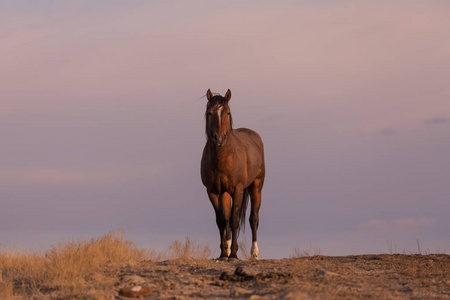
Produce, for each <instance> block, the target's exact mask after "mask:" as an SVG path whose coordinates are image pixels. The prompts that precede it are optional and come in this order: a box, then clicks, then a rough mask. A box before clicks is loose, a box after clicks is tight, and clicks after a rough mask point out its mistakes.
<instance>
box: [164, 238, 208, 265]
mask: <svg viewBox="0 0 450 300" xmlns="http://www.w3.org/2000/svg"><path fill="white" fill-rule="evenodd" d="M165 258H167V259H184V260H189V259H208V258H211V250H210V249H209V247H208V246H201V245H199V244H198V243H197V242H196V241H191V239H190V238H189V237H186V238H185V240H184V244H183V243H182V242H180V241H178V240H177V241H174V242H173V243H172V244H171V245H170V247H169V250H168V251H167V254H166V255H165Z"/></svg>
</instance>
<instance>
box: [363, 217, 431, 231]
mask: <svg viewBox="0 0 450 300" xmlns="http://www.w3.org/2000/svg"><path fill="white" fill-rule="evenodd" d="M436 222H437V220H436V219H434V218H426V217H410V218H401V219H395V220H391V221H389V220H386V219H372V220H369V221H367V222H363V223H361V224H360V225H359V227H361V228H365V229H370V230H373V231H378V232H389V231H406V230H412V229H420V228H426V227H430V226H432V225H434V224H435V223H436Z"/></svg>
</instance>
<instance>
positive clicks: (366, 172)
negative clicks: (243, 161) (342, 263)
mask: <svg viewBox="0 0 450 300" xmlns="http://www.w3.org/2000/svg"><path fill="white" fill-rule="evenodd" d="M449 15H450V4H449V3H448V2H446V1H376V2H374V1H245V2H241V1H227V2H223V1H221V2H219V1H189V2H185V1H2V2H0V71H1V72H0V204H1V205H0V251H2V250H5V249H10V248H28V249H46V248H48V247H50V245H54V244H56V243H58V241H60V240H61V239H66V240H70V239H76V238H80V237H84V238H92V237H96V236H99V235H102V234H104V233H107V232H108V231H111V230H116V229H119V228H121V229H123V230H124V231H125V232H126V233H127V235H128V236H129V237H130V238H131V240H132V241H133V242H134V243H136V244H137V245H138V246H140V247H147V248H150V249H156V250H162V249H166V248H167V247H168V246H169V245H170V243H171V242H172V241H174V240H181V241H182V240H184V238H185V237H186V236H189V237H190V238H191V239H193V240H196V241H197V242H198V243H200V244H208V245H209V246H210V248H211V249H212V250H213V252H214V254H215V255H219V250H218V248H219V247H218V245H219V234H218V229H217V227H216V224H215V215H214V211H213V208H212V205H211V204H210V203H209V200H208V198H207V195H206V191H205V188H204V187H203V185H202V183H201V180H200V159H201V155H202V151H203V147H204V144H205V141H206V140H205V134H204V130H205V128H204V127H205V121H204V117H203V116H204V112H205V108H206V101H207V100H206V98H205V97H204V95H205V94H206V91H207V90H208V89H211V90H212V91H213V92H216V93H220V94H222V95H223V94H225V92H226V90H227V89H231V91H232V98H231V100H230V103H229V104H230V108H231V111H232V114H233V121H234V125H235V127H247V128H251V129H253V130H255V131H257V132H258V133H259V134H260V135H261V137H262V139H263V141H264V145H265V156H266V181H265V186H264V189H263V194H262V206H261V211H260V228H259V231H258V232H259V234H258V245H259V250H260V257H261V258H281V257H289V256H291V255H293V254H294V252H295V249H297V250H300V251H309V252H311V251H315V252H320V253H321V254H324V255H350V254H363V253H389V252H400V253H417V252H418V247H417V243H419V245H420V248H421V250H422V251H423V252H429V253H430V252H433V253H434V252H444V253H448V252H449V251H450V235H449V234H448V232H449V229H450V218H449V217H448V216H449V215H450V181H449V180H450V154H449V153H450V85H449V84H448V82H449V80H450V39H449V36H450V19H449V18H448V16H449ZM247 217H248V214H247ZM247 223H248V222H247ZM246 227H247V230H246V232H245V234H242V235H241V238H240V240H241V241H244V242H246V243H247V244H248V245H250V244H251V235H250V230H249V226H248V224H247V226H246Z"/></svg>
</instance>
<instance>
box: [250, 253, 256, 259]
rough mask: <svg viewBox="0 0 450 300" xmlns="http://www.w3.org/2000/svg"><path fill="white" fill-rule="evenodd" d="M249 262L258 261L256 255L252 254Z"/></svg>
mask: <svg viewBox="0 0 450 300" xmlns="http://www.w3.org/2000/svg"><path fill="white" fill-rule="evenodd" d="M250 260H258V254H252V257H250Z"/></svg>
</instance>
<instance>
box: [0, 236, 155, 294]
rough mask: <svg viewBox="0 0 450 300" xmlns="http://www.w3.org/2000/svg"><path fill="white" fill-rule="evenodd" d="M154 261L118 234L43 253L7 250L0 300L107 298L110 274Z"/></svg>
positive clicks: (2, 257)
mask: <svg viewBox="0 0 450 300" xmlns="http://www.w3.org/2000/svg"><path fill="white" fill-rule="evenodd" d="M154 258H155V254H154V252H149V251H146V250H142V249H137V248H136V247H135V246H134V244H133V243H131V242H130V241H128V240H126V239H125V237H124V234H123V232H122V231H118V232H110V233H108V234H105V235H104V236H102V237H100V238H96V239H92V240H90V241H85V240H83V239H80V240H77V241H71V242H67V243H59V245H58V246H56V247H53V248H52V249H51V250H49V251H48V252H46V253H44V254H39V253H26V252H22V251H8V252H5V253H1V254H0V270H1V271H2V280H1V279H0V281H1V284H0V299H10V298H12V297H13V296H15V295H18V296H24V297H30V296H31V295H33V296H43V294H46V295H50V297H51V298H53V297H56V298H59V297H63V298H78V297H82V298H86V297H88V298H89V297H92V298H96V299H101V298H110V297H111V296H112V294H111V293H112V291H113V285H114V280H113V278H114V276H113V274H112V273H114V272H117V270H119V268H121V267H124V266H128V265H134V264H137V263H139V262H141V261H143V260H152V259H154Z"/></svg>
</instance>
